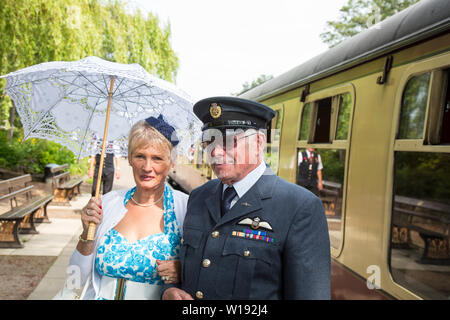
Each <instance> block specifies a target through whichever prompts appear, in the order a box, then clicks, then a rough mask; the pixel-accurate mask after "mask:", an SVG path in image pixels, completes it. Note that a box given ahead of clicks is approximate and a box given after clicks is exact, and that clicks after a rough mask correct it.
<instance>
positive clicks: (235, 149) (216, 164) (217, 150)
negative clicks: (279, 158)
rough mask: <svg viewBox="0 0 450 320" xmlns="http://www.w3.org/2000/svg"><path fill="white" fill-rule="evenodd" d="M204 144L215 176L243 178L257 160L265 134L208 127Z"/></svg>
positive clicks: (232, 180)
mask: <svg viewBox="0 0 450 320" xmlns="http://www.w3.org/2000/svg"><path fill="white" fill-rule="evenodd" d="M207 136H208V138H206V139H204V141H206V142H205V143H204V148H205V150H206V152H207V155H208V162H209V163H210V165H211V168H212V169H213V171H214V173H215V174H216V176H217V178H219V179H220V180H221V181H222V182H223V183H225V184H228V185H230V184H233V183H235V182H237V181H239V180H241V179H243V178H244V177H245V176H246V175H247V174H248V173H249V172H250V171H251V170H253V169H254V168H256V167H257V166H258V165H259V163H260V161H261V154H262V150H263V148H264V142H265V140H264V139H265V135H264V134H263V133H261V132H258V131H257V130H254V129H249V130H246V131H245V132H244V131H243V130H241V129H238V130H227V131H226V132H221V131H219V130H214V131H211V132H209V133H208V134H207Z"/></svg>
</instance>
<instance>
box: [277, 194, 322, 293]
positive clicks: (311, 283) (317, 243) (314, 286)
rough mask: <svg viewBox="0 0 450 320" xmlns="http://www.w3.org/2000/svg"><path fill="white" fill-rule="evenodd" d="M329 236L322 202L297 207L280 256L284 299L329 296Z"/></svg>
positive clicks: (310, 202)
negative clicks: (281, 256) (282, 253)
mask: <svg viewBox="0 0 450 320" xmlns="http://www.w3.org/2000/svg"><path fill="white" fill-rule="evenodd" d="M330 259H331V257H330V239H329V235H328V225H327V221H326V216H325V212H324V209H323V204H322V201H321V200H320V199H319V198H317V197H314V198H313V199H312V200H311V201H309V205H306V206H305V207H302V208H299V209H298V212H297V214H296V216H295V218H294V221H293V223H292V225H291V227H290V230H289V232H288V235H287V239H286V244H285V250H284V257H283V281H284V289H283V291H284V297H283V298H284V299H314V300H316V299H317V300H319V299H322V300H326V299H330V271H331V267H330V264H331V260H330Z"/></svg>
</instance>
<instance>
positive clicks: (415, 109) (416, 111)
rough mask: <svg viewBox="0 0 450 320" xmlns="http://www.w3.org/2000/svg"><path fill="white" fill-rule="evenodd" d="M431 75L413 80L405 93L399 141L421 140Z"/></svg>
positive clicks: (409, 82) (426, 74)
mask: <svg viewBox="0 0 450 320" xmlns="http://www.w3.org/2000/svg"><path fill="white" fill-rule="evenodd" d="M429 83H430V73H425V74H423V75H420V76H417V77H414V78H412V79H411V80H409V81H408V83H407V85H406V89H405V91H404V93H403V99H402V108H401V113H400V126H399V131H398V139H421V138H422V137H423V128H424V122H425V112H426V109H427V101H428V87H429Z"/></svg>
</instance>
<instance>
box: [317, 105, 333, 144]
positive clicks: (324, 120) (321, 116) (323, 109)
mask: <svg viewBox="0 0 450 320" xmlns="http://www.w3.org/2000/svg"><path fill="white" fill-rule="evenodd" d="M331 102H332V98H326V99H322V100H319V101H317V117H316V128H315V130H314V139H313V142H314V143H327V142H330V122H331Z"/></svg>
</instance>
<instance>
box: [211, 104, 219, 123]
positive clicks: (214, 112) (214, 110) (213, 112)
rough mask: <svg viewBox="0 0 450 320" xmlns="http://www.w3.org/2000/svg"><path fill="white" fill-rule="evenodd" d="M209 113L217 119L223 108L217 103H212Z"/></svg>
mask: <svg viewBox="0 0 450 320" xmlns="http://www.w3.org/2000/svg"><path fill="white" fill-rule="evenodd" d="M209 114H210V115H211V117H213V118H214V119H217V118H219V117H220V115H221V114H222V108H221V107H220V106H219V105H218V104H217V103H211V105H210V107H209Z"/></svg>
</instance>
